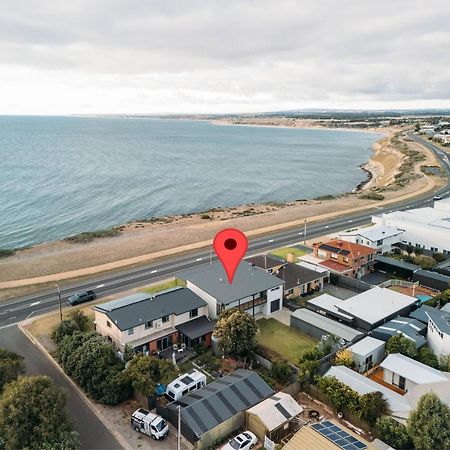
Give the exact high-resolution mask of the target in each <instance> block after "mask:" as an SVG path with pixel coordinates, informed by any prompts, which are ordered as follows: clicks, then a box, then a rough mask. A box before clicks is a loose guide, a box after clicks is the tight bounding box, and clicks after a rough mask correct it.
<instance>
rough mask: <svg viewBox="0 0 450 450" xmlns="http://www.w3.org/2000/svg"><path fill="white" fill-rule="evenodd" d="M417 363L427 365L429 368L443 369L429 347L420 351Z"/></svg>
mask: <svg viewBox="0 0 450 450" xmlns="http://www.w3.org/2000/svg"><path fill="white" fill-rule="evenodd" d="M417 361H420V362H421V363H422V364H426V365H427V366H430V367H433V368H435V369H440V367H441V365H440V364H439V360H438V359H437V357H436V355H435V354H434V353H433V351H432V350H431V349H430V348H429V347H422V348H421V349H420V350H419V352H418V354H417Z"/></svg>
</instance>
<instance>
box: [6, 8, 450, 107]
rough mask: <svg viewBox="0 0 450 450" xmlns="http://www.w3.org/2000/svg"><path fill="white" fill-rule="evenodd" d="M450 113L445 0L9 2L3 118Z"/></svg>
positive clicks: (449, 14) (449, 22)
mask: <svg viewBox="0 0 450 450" xmlns="http://www.w3.org/2000/svg"><path fill="white" fill-rule="evenodd" d="M423 107H450V1H449V0H442V1H440V0H439V1H435V0H428V1H417V0H404V1H403V0H389V1H385V0H377V1H373V0H347V1H346V0H329V1H321V0H311V1H289V0H242V1H238V0H159V1H152V0H76V1H69V0H3V1H2V2H1V9H0V114H67V113H158V112H161V113H167V112H188V113H191V112H194V113H197V112H198V113H202V112H205V113H208V112H218V113H220V112H251V111H270V110H280V109H291V108H295V109H303V108H423Z"/></svg>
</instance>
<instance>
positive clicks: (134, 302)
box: [93, 287, 206, 331]
mask: <svg viewBox="0 0 450 450" xmlns="http://www.w3.org/2000/svg"><path fill="white" fill-rule="evenodd" d="M205 305H206V302H205V301H204V300H202V299H201V298H200V297H199V296H198V295H197V294H195V293H194V292H192V291H191V290H189V289H187V288H183V287H179V288H175V289H171V290H168V291H164V292H160V293H158V294H154V295H152V294H144V293H143V294H135V295H130V296H128V297H123V298H119V299H117V300H113V301H112V302H108V303H103V304H101V305H97V306H94V308H93V309H94V310H95V311H99V312H102V313H105V314H106V315H107V316H108V317H109V318H110V319H111V321H112V322H114V323H115V324H116V325H117V327H119V329H120V330H122V331H123V330H128V329H129V328H132V327H136V326H138V325H142V324H143V323H146V322H150V321H151V320H156V319H160V318H161V317H163V316H167V315H169V314H176V315H177V316H178V315H180V314H183V313H185V312H187V311H190V310H191V309H195V308H201V307H202V306H205Z"/></svg>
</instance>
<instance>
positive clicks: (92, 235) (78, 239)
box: [63, 228, 121, 244]
mask: <svg viewBox="0 0 450 450" xmlns="http://www.w3.org/2000/svg"><path fill="white" fill-rule="evenodd" d="M120 232H121V230H120V229H119V228H109V229H107V230H97V231H85V232H83V233H79V234H74V235H73V236H68V237H66V238H64V239H63V240H64V241H66V242H70V243H72V244H87V243H89V242H92V241H93V240H94V239H99V238H111V237H116V236H119V235H120Z"/></svg>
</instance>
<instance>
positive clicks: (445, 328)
mask: <svg viewBox="0 0 450 450" xmlns="http://www.w3.org/2000/svg"><path fill="white" fill-rule="evenodd" d="M425 314H426V315H427V317H428V328H427V339H428V344H429V346H430V348H431V349H432V350H433V353H434V354H435V355H436V356H437V357H438V358H441V357H442V356H447V355H450V313H448V312H447V311H442V310H439V309H436V308H426V309H425Z"/></svg>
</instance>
